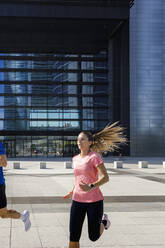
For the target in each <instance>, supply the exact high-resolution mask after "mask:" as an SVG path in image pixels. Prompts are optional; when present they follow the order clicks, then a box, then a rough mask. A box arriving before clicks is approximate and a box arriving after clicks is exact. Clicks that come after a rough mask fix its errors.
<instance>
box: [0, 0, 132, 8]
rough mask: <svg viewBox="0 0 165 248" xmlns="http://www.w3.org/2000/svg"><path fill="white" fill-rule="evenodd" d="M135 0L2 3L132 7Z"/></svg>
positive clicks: (10, 0)
mask: <svg viewBox="0 0 165 248" xmlns="http://www.w3.org/2000/svg"><path fill="white" fill-rule="evenodd" d="M133 2H134V0H0V3H44V4H57V5H65V6H98V7H99V6H107V7H112V6H113V7H117V6H121V7H132V5H133Z"/></svg>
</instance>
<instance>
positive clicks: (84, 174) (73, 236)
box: [64, 123, 126, 248]
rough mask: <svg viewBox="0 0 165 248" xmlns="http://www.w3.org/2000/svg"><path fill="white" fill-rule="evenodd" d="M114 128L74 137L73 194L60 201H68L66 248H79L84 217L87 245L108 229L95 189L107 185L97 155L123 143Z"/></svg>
mask: <svg viewBox="0 0 165 248" xmlns="http://www.w3.org/2000/svg"><path fill="white" fill-rule="evenodd" d="M116 124H117V123H114V124H112V125H110V126H107V127H105V128H104V129H103V130H102V131H101V132H99V133H96V134H94V135H92V134H91V133H90V132H86V131H85V132H84V131H83V132H81V133H80V134H79V135H78V139H77V145H78V148H79V149H80V154H78V155H76V156H74V157H73V167H74V175H75V184H74V187H73V190H72V191H71V192H69V193H68V194H67V195H65V196H64V199H67V198H70V197H72V206H71V211H70V242H69V248H79V247H80V243H79V240H80V237H81V232H82V226H83V222H84V219H85V216H86V214H87V218H88V235H89V239H90V240H91V241H96V240H98V239H99V238H100V236H101V235H102V233H103V232H104V230H105V229H106V230H107V229H108V228H109V226H110V220H109V219H108V215H107V214H103V200H104V197H103V194H102V192H101V190H100V188H99V187H100V186H101V185H103V184H105V183H107V182H108V181H109V176H108V173H107V170H106V168H105V166H104V162H103V160H102V158H101V156H100V155H99V153H102V152H104V151H114V150H115V149H116V148H117V147H118V146H119V144H121V143H125V142H126V138H125V137H124V136H123V128H122V127H120V126H118V125H116ZM99 175H100V177H99Z"/></svg>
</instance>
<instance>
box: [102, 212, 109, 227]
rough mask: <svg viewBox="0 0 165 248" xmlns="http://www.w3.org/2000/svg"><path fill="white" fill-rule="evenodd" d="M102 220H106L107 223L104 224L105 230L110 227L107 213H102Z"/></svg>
mask: <svg viewBox="0 0 165 248" xmlns="http://www.w3.org/2000/svg"><path fill="white" fill-rule="evenodd" d="M102 220H106V222H107V223H106V225H105V229H106V230H107V229H108V228H109V227H110V225H111V222H110V220H109V219H108V215H107V214H104V216H103V219H102Z"/></svg>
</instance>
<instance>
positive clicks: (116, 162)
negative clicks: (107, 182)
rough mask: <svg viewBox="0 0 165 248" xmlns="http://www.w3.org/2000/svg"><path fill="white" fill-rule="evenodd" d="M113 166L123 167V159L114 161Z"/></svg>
mask: <svg viewBox="0 0 165 248" xmlns="http://www.w3.org/2000/svg"><path fill="white" fill-rule="evenodd" d="M113 168H114V169H117V168H123V161H114V163H113Z"/></svg>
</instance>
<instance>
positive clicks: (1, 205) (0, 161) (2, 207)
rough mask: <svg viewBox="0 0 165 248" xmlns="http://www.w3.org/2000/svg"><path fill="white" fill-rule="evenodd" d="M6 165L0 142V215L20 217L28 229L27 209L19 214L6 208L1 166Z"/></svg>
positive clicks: (13, 217)
mask: <svg viewBox="0 0 165 248" xmlns="http://www.w3.org/2000/svg"><path fill="white" fill-rule="evenodd" d="M6 166H7V158H6V153H5V149H4V146H3V144H2V142H0V217H1V218H3V219H5V218H11V219H21V220H22V221H23V223H24V228H25V231H28V230H29V229H30V227H31V222H30V214H29V211H27V210H24V212H23V213H22V214H21V213H19V212H17V211H16V210H13V209H11V210H8V209H7V199H6V193H5V188H6V185H5V178H4V175H3V167H6Z"/></svg>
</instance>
